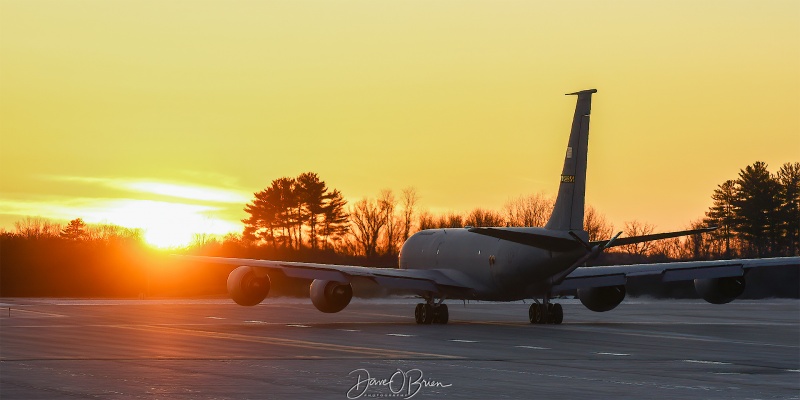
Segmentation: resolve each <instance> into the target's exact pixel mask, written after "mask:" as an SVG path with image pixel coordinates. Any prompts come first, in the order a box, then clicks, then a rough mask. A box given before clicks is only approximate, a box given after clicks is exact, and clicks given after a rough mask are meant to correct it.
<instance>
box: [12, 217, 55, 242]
mask: <svg viewBox="0 0 800 400" xmlns="http://www.w3.org/2000/svg"><path fill="white" fill-rule="evenodd" d="M14 228H15V229H16V233H17V235H20V236H22V237H24V238H26V239H43V238H47V237H56V236H59V235H60V234H61V225H59V224H58V223H56V222H53V221H51V220H49V219H47V218H42V217H25V218H23V219H21V220H19V221H16V222H14Z"/></svg>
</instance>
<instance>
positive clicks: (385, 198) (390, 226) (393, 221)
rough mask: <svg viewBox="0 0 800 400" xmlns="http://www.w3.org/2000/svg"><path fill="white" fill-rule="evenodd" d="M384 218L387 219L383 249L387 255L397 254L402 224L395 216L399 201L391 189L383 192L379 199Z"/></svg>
mask: <svg viewBox="0 0 800 400" xmlns="http://www.w3.org/2000/svg"><path fill="white" fill-rule="evenodd" d="M378 203H379V204H380V208H381V211H382V212H383V217H384V218H385V219H386V222H385V226H386V228H385V229H384V231H383V232H384V234H383V248H384V253H385V254H397V248H398V246H399V241H400V238H401V235H402V232H401V229H402V222H401V221H400V220H399V218H398V217H397V216H396V215H395V209H396V208H397V200H396V199H395V197H394V193H392V191H391V189H384V190H382V191H381V194H380V198H379V199H378Z"/></svg>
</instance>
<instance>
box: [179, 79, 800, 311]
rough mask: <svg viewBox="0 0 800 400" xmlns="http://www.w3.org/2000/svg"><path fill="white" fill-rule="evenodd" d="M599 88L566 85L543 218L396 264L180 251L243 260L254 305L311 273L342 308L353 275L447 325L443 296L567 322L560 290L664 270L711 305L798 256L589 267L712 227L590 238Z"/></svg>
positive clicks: (462, 235)
mask: <svg viewBox="0 0 800 400" xmlns="http://www.w3.org/2000/svg"><path fill="white" fill-rule="evenodd" d="M594 93H597V90H596V89H589V90H582V91H579V92H575V93H568V94H567V95H568V96H577V103H576V106H575V115H574V117H573V120H572V128H571V131H570V136H569V141H568V143H567V150H566V155H565V157H564V167H563V170H562V173H561V178H560V184H559V189H558V194H557V197H556V202H555V206H554V208H553V211H552V214H551V215H550V218H549V220H548V222H547V224H546V225H545V226H544V227H522V228H510V227H466V228H455V229H429V230H423V231H420V232H417V233H415V234H414V235H412V236H411V237H409V238H408V240H406V242H405V243H404V244H403V246H402V248H401V251H400V255H399V268H397V269H391V268H369V267H361V266H348V265H334V264H315V263H305V262H287V261H272V260H252V259H240V258H223V257H205V256H182V258H184V259H188V260H192V261H199V262H210V263H219V264H229V265H235V266H237V268H236V269H234V270H233V271H232V272H231V273H230V275H229V276H228V280H227V288H228V293H229V295H230V297H231V298H232V299H233V301H235V302H236V303H237V304H240V305H243V306H254V305H257V304H259V303H261V302H262V301H263V300H264V299H265V298H266V297H267V294H268V293H269V289H270V276H275V274H282V275H284V276H287V277H292V278H304V279H308V280H312V282H311V285H310V289H309V294H310V297H311V302H312V303H313V304H314V306H315V307H316V308H317V309H318V310H319V311H322V312H324V313H336V312H339V311H342V310H343V309H344V308H345V307H347V305H348V304H349V303H350V300H351V299H352V297H353V287H352V282H354V281H359V280H366V281H370V282H372V283H375V284H378V285H380V286H383V287H386V288H391V289H402V290H405V291H410V292H413V293H416V294H417V295H418V296H420V297H421V298H422V299H424V302H422V303H419V304H417V305H416V308H415V310H414V319H415V321H416V322H417V323H418V324H431V323H436V324H446V323H447V322H448V320H449V312H448V308H447V304H445V303H444V301H445V300H479V301H483V300H485V301H518V300H526V299H533V300H534V301H533V303H532V304H531V306H530V308H529V311H528V320H529V321H530V322H531V323H532V324H561V323H562V321H563V319H564V312H563V307H562V306H561V305H560V304H559V303H554V302H552V301H551V299H552V298H553V296H554V295H555V294H558V293H560V292H563V291H567V290H575V291H576V292H577V297H578V299H579V300H580V302H581V303H582V304H583V305H584V306H586V307H587V308H588V309H590V310H592V311H596V312H605V311H609V310H612V309H614V308H615V307H616V306H618V305H619V304H620V303H621V302H622V300H623V299H624V298H625V294H626V291H625V284H626V282H627V281H628V279H629V278H636V277H641V276H648V275H649V276H660V277H661V282H674V281H690V280H693V281H694V287H695V289H696V291H697V293H698V294H699V295H700V296H701V297H702V298H703V299H705V300H706V301H708V302H710V303H713V304H725V303H728V302H730V301H732V300H734V299H735V298H737V297H738V296H740V295H741V294H742V292H743V291H744V289H745V276H746V275H747V273H748V271H750V270H752V269H753V268H758V267H768V266H785V265H800V257H780V258H768V259H739V260H716V261H693V262H672V263H657V264H636V265H614V266H596V267H587V266H585V265H586V263H587V262H588V261H591V260H593V259H595V258H597V257H598V256H599V255H600V254H601V253H602V252H603V251H605V250H606V249H608V248H611V247H614V246H621V245H626V244H633V243H641V242H646V241H651V240H658V239H665V238H672V237H677V236H684V235H693V234H702V233H705V232H709V231H711V230H714V229H716V228H702V229H693V230H686V231H679V232H669V233H659V234H651V235H644V236H633V237H623V238H620V237H619V236H620V234H621V233H622V232H619V233H617V234H616V235H615V236H613V237H611V238H609V239H608V240H601V241H589V234H588V232H587V231H586V230H585V229H584V226H583V217H584V215H583V214H584V198H585V192H586V162H587V154H588V139H589V117H590V114H591V104H592V94H594Z"/></svg>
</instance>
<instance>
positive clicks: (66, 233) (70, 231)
mask: <svg viewBox="0 0 800 400" xmlns="http://www.w3.org/2000/svg"><path fill="white" fill-rule="evenodd" d="M61 237H62V238H64V239H69V240H85V239H88V237H89V232H88V231H87V229H86V223H85V222H83V219H81V218H75V219H73V220H72V221H69V224H67V227H66V228H64V229H63V230H62V231H61Z"/></svg>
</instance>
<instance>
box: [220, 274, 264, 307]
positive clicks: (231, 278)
mask: <svg viewBox="0 0 800 400" xmlns="http://www.w3.org/2000/svg"><path fill="white" fill-rule="evenodd" d="M268 293H269V276H267V275H266V274H264V275H263V276H259V274H257V273H256V269H255V268H253V267H246V266H242V267H239V268H236V269H235V270H233V271H231V273H230V275H228V295H230V296H231V299H233V301H235V302H236V304H238V305H240V306H254V305H256V304H258V303H261V302H262V301H263V300H264V299H265V298H266V297H267V294H268Z"/></svg>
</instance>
